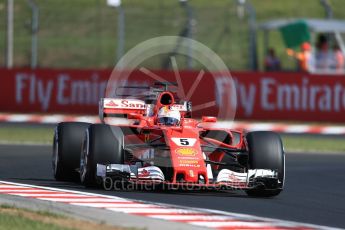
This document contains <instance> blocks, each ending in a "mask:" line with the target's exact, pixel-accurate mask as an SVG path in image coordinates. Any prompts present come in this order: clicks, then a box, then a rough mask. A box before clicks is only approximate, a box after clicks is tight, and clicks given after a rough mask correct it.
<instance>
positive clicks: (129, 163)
mask: <svg viewBox="0 0 345 230" xmlns="http://www.w3.org/2000/svg"><path fill="white" fill-rule="evenodd" d="M169 84H171V83H157V84H156V85H155V86H154V87H121V88H122V90H123V89H140V90H142V89H147V90H148V91H147V93H144V94H141V95H138V96H130V97H126V98H123V97H122V98H103V99H102V100H101V102H100V118H101V120H102V124H88V123H82V122H66V123H65V122H64V123H60V124H58V126H57V127H56V130H55V136H54V145H53V157H52V166H53V172H54V176H55V179H56V180H62V181H64V180H77V181H81V183H83V184H84V185H85V186H95V185H99V184H102V183H103V185H104V186H108V185H109V184H112V183H113V182H119V181H121V182H125V183H131V184H152V185H165V186H169V185H170V186H172V187H175V188H178V187H186V186H188V187H189V188H214V189H229V188H230V189H242V190H245V191H246V193H247V194H248V195H250V196H276V195H278V194H279V193H280V192H281V191H282V189H283V186H284V173H285V156H284V150H283V145H282V141H281V139H280V137H279V135H278V134H276V133H274V132H268V131H256V132H249V133H245V132H243V131H238V130H232V129H229V128H217V127H219V126H215V125H214V124H217V119H216V118H215V117H207V116H206V117H202V119H201V121H198V120H196V119H192V118H191V103H190V102H183V101H178V99H177V96H176V93H174V92H172V91H171V90H170V86H169ZM122 96H123V95H122ZM127 96H128V95H127ZM114 117H115V118H114ZM118 117H122V119H123V118H125V119H126V120H127V121H131V122H129V123H128V124H121V125H119V124H118V125H114V123H112V119H118Z"/></svg>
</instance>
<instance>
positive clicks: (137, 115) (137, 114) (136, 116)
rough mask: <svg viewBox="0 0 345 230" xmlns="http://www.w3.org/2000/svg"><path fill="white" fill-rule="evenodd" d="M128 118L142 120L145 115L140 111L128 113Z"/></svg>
mask: <svg viewBox="0 0 345 230" xmlns="http://www.w3.org/2000/svg"><path fill="white" fill-rule="evenodd" d="M127 118H128V119H132V120H141V119H142V118H143V115H142V114H140V113H129V114H128V115H127Z"/></svg>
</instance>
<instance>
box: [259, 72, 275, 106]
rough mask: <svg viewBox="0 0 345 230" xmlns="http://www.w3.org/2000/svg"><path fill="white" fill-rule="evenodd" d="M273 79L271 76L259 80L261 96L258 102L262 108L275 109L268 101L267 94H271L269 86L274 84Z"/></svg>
mask: <svg viewBox="0 0 345 230" xmlns="http://www.w3.org/2000/svg"><path fill="white" fill-rule="evenodd" d="M274 84H275V80H274V79H272V78H263V79H262V80H261V97H260V99H261V100H260V104H261V107H262V108H263V109H264V110H269V111H272V110H274V109H275V106H274V104H273V103H270V102H269V96H270V94H272V90H271V86H270V85H274Z"/></svg>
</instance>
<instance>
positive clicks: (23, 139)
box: [0, 126, 54, 144]
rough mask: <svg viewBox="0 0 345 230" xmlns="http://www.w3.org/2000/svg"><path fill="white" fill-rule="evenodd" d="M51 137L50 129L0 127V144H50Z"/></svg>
mask: <svg viewBox="0 0 345 230" xmlns="http://www.w3.org/2000/svg"><path fill="white" fill-rule="evenodd" d="M53 136H54V128H52V127H21V126H7V127H0V143H39V144H51V143H52V141H53Z"/></svg>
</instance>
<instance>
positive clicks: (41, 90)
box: [37, 80, 54, 111]
mask: <svg viewBox="0 0 345 230" xmlns="http://www.w3.org/2000/svg"><path fill="white" fill-rule="evenodd" d="M53 85H54V83H53V81H51V80H50V81H48V83H47V85H46V87H44V83H43V82H42V81H40V80H38V81H37V86H38V90H37V91H38V100H39V102H40V104H41V108H42V110H43V111H47V109H48V107H49V102H50V97H51V93H52V90H53Z"/></svg>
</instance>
